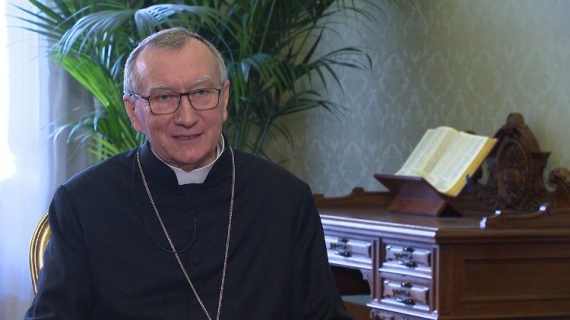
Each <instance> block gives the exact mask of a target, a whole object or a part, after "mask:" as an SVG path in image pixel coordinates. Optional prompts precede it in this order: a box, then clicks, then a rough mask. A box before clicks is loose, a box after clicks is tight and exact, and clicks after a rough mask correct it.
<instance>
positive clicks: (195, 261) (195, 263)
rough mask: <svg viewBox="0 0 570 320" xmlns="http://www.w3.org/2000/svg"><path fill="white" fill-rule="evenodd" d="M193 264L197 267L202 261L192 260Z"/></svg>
mask: <svg viewBox="0 0 570 320" xmlns="http://www.w3.org/2000/svg"><path fill="white" fill-rule="evenodd" d="M192 264H193V265H195V266H197V265H199V264H200V260H198V259H192Z"/></svg>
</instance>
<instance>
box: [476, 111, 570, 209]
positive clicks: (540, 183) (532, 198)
mask: <svg viewBox="0 0 570 320" xmlns="http://www.w3.org/2000/svg"><path fill="white" fill-rule="evenodd" d="M495 138H496V139H497V140H498V142H497V144H496V146H495V148H494V149H493V151H491V153H490V154H489V156H488V157H487V159H486V161H485V163H486V165H487V169H488V173H489V175H488V179H487V181H486V182H485V183H479V182H478V181H477V180H478V179H479V176H480V175H479V176H478V177H477V178H476V179H475V182H476V183H475V184H474V188H473V191H474V192H473V193H474V195H475V197H476V198H477V199H478V200H480V201H483V202H484V203H486V204H488V205H490V206H492V207H494V208H496V209H500V210H504V209H508V210H511V211H513V212H533V211H536V210H537V209H538V208H539V207H540V206H541V205H542V204H543V203H553V204H556V205H568V204H569V203H570V202H569V201H568V190H569V189H570V188H569V187H568V186H570V183H569V182H570V175H569V174H568V170H565V169H555V170H554V171H553V173H551V175H550V181H555V182H553V183H557V188H556V190H555V191H554V192H549V191H548V190H547V189H546V187H545V185H544V168H545V167H546V163H547V161H548V157H549V156H550V152H543V151H541V150H540V147H539V145H538V142H537V141H536V138H535V137H534V134H533V133H532V131H531V130H530V129H529V127H528V126H527V124H526V123H525V120H524V118H523V116H522V115H521V114H520V113H512V114H510V115H509V116H508V117H507V121H506V123H505V125H503V126H502V127H501V128H500V129H499V130H498V131H497V133H496V134H495Z"/></svg>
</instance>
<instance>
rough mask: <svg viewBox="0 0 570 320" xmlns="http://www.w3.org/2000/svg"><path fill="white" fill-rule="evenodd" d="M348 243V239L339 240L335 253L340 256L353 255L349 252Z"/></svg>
mask: <svg viewBox="0 0 570 320" xmlns="http://www.w3.org/2000/svg"><path fill="white" fill-rule="evenodd" d="M347 242H348V239H346V238H338V241H337V242H336V245H335V246H334V248H335V249H336V251H335V253H336V254H338V255H339V256H343V257H350V256H351V254H350V252H349V251H348V250H347V246H346V244H347Z"/></svg>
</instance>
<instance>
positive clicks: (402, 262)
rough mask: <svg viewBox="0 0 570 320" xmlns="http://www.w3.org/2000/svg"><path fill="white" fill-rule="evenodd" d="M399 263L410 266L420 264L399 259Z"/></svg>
mask: <svg viewBox="0 0 570 320" xmlns="http://www.w3.org/2000/svg"><path fill="white" fill-rule="evenodd" d="M398 263H399V264H401V265H403V266H406V267H408V268H415V267H417V266H418V264H417V263H415V262H413V261H404V260H398Z"/></svg>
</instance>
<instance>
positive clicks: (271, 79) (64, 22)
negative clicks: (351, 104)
mask: <svg viewBox="0 0 570 320" xmlns="http://www.w3.org/2000/svg"><path fill="white" fill-rule="evenodd" d="M29 1H30V3H31V4H33V6H35V7H36V8H37V9H38V12H32V11H30V10H26V9H24V8H20V9H21V10H22V11H23V12H24V13H25V16H24V17H21V19H22V20H24V21H26V22H28V23H29V24H30V27H28V28H29V29H30V30H32V31H34V32H37V33H39V34H42V35H44V36H46V37H47V38H48V39H50V40H51V41H52V42H53V43H54V45H53V46H52V47H51V48H50V49H49V56H50V58H52V59H53V60H55V61H57V62H58V63H59V64H60V65H61V66H62V67H63V68H64V69H65V70H66V71H67V72H69V74H70V75H71V76H73V78H75V79H76V80H77V81H79V82H80V83H81V84H82V85H83V86H84V87H85V88H86V89H87V90H88V91H89V92H91V93H92V94H93V96H94V97H95V98H96V100H97V101H98V102H99V103H100V105H101V106H102V108H101V110H99V111H98V112H94V113H92V114H88V115H85V116H84V117H82V118H81V119H80V120H79V121H77V122H73V123H67V124H63V125H60V126H59V128H58V130H57V131H56V136H57V135H59V134H61V133H62V132H67V130H68V129H70V131H69V132H68V140H79V141H81V142H82V144H87V145H88V149H89V151H90V152H91V153H93V154H94V155H96V157H97V160H102V159H105V158H107V157H109V156H112V155H114V154H116V153H119V152H122V151H126V150H129V149H131V148H133V147H135V146H137V145H139V144H140V143H142V142H143V141H144V136H142V135H140V134H137V133H136V132H134V130H132V128H131V125H130V121H129V119H128V117H127V114H126V112H125V111H124V108H123V101H122V93H121V88H122V74H123V66H124V62H125V60H126V57H127V55H128V53H129V52H130V50H131V49H132V48H133V47H134V46H135V45H136V44H137V43H138V42H139V41H140V40H141V39H143V38H144V37H146V36H148V35H149V34H151V33H153V32H155V31H157V30H160V29H163V28H167V27H172V26H184V27H187V28H190V29H193V30H195V31H197V32H198V33H199V34H201V35H202V36H204V37H205V38H206V39H211V40H212V42H213V43H214V45H215V46H216V47H217V48H218V49H219V50H220V52H221V53H222V55H223V56H224V58H225V62H226V65H227V68H228V75H229V79H230V81H231V93H230V105H229V106H228V120H227V121H226V123H225V127H224V131H225V132H226V134H227V135H228V137H229V140H230V143H231V145H232V146H233V147H235V148H238V149H242V150H246V151H249V152H251V153H253V154H258V155H264V153H263V145H264V142H265V140H266V138H267V137H268V136H272V135H274V134H275V133H280V134H282V135H283V136H284V137H286V139H287V140H288V142H289V143H292V138H291V133H290V132H289V131H288V129H287V127H286V126H285V125H283V124H282V123H280V122H278V121H276V120H277V119H279V118H281V117H284V116H287V115H290V114H293V113H297V112H303V111H306V110H309V109H313V108H324V109H326V110H329V111H331V112H335V111H338V110H339V109H340V107H339V106H338V105H335V104H334V103H333V102H331V101H329V100H328V99H327V98H326V96H323V94H322V93H320V92H318V91H316V90H314V89H313V88H314V85H315V84H316V83H317V81H318V82H321V83H322V84H324V87H325V88H326V87H327V82H329V81H333V82H337V83H338V85H339V86H340V87H341V88H342V84H341V83H340V82H339V80H338V77H337V73H336V72H337V71H336V70H337V67H348V68H357V69H367V68H369V67H370V59H369V57H368V55H367V54H366V53H365V52H364V51H363V50H362V49H360V48H356V47H344V48H340V49H335V50H332V51H330V52H328V53H325V54H322V55H317V54H316V52H317V47H318V46H319V44H320V43H321V42H322V39H323V34H324V32H325V31H326V30H328V29H330V23H333V22H331V21H333V20H331V19H330V18H333V17H336V16H339V15H343V16H345V17H352V18H353V19H355V18H364V19H365V20H366V21H371V22H372V21H375V20H374V19H375V18H374V15H373V14H371V13H370V12H368V11H364V10H362V9H359V8H358V6H357V5H356V4H355V1H357V0H346V1H345V0H185V1H183V0H180V1H175V2H176V3H172V2H174V1H160V0H144V1H143V0H126V1H125V0H52V1H47V2H46V1H39V0H29ZM360 1H365V2H368V1H369V0H360ZM334 21H338V19H337V20H334ZM341 21H342V20H341Z"/></svg>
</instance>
